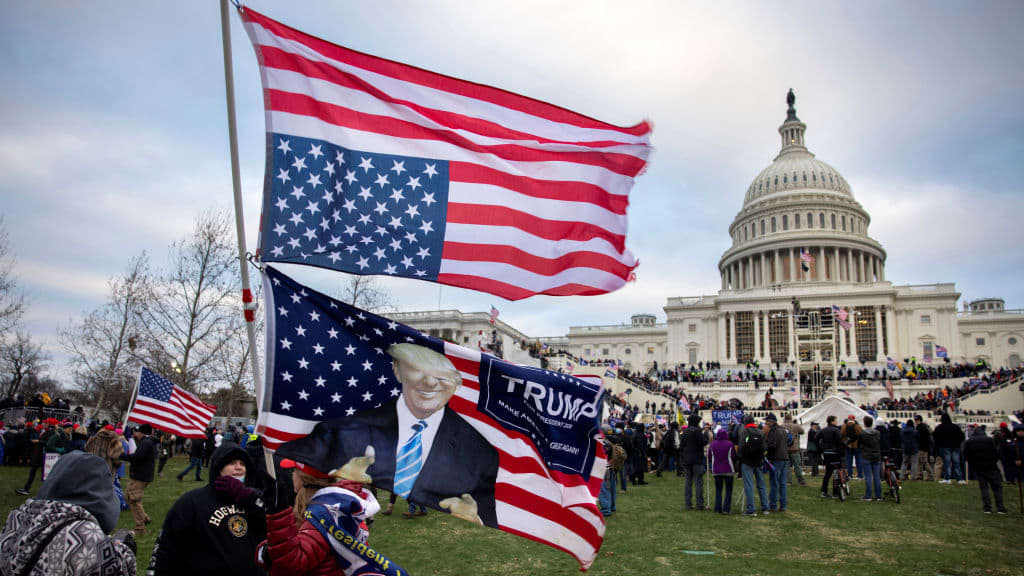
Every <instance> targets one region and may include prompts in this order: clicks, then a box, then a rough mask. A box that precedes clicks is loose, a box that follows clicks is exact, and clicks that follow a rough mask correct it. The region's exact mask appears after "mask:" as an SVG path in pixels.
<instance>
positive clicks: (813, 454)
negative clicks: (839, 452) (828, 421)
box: [807, 422, 821, 477]
mask: <svg viewBox="0 0 1024 576" xmlns="http://www.w3.org/2000/svg"><path fill="white" fill-rule="evenodd" d="M819 434H821V426H820V425H819V424H818V423H817V422H811V427H810V429H809V430H808V431H807V459H808V460H810V461H811V476H812V477H813V476H817V475H818V466H820V462H821V457H820V455H819V453H818V435H819Z"/></svg>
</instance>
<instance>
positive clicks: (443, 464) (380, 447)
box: [278, 400, 498, 528]
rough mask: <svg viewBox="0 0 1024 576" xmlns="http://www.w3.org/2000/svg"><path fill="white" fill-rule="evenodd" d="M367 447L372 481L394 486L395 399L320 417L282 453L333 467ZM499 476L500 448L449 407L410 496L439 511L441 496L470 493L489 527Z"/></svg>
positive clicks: (316, 465) (388, 487)
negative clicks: (370, 452) (341, 415)
mask: <svg viewBox="0 0 1024 576" xmlns="http://www.w3.org/2000/svg"><path fill="white" fill-rule="evenodd" d="M399 401H401V400H399ZM367 446H373V449H374V452H375V461H374V463H373V465H372V466H370V468H369V469H368V470H367V474H369V475H370V476H371V477H372V478H373V485H374V486H376V487H377V488H382V489H384V490H388V491H393V490H394V476H395V457H396V455H397V452H398V412H397V408H396V406H395V404H394V403H391V404H385V405H383V406H381V407H379V408H374V409H372V410H365V411H363V412H359V413H357V414H355V415H353V416H350V417H347V418H338V419H335V420H329V421H325V422H320V423H318V424H317V425H316V427H315V428H314V429H313V432H311V433H310V434H309V436H306V437H304V438H299V439H297V440H293V441H291V442H288V443H286V444H283V445H282V446H281V448H280V449H279V450H278V454H279V455H280V456H281V457H282V458H291V459H293V460H297V461H299V462H302V463H304V464H308V465H310V466H313V467H314V468H316V469H318V470H323V471H328V470H335V469H337V468H340V467H342V466H343V465H344V464H345V463H346V462H348V461H349V460H350V459H351V458H354V457H357V456H362V455H363V454H364V453H365V451H366V447H367ZM497 476H498V452H497V451H496V450H495V449H494V447H493V446H491V445H490V444H489V443H488V442H487V441H486V440H485V439H484V438H483V436H481V435H480V434H479V433H478V432H477V431H476V430H475V429H473V427H472V426H470V425H469V424H468V423H467V422H466V421H465V420H463V419H462V417H460V416H459V415H458V414H456V413H455V412H454V411H453V410H452V409H450V408H448V407H447V406H445V407H444V416H443V417H442V419H441V424H440V426H439V427H438V430H437V435H436V436H435V437H434V443H433V445H431V447H430V452H429V453H428V454H427V457H426V459H425V460H424V462H423V468H422V469H421V470H420V473H419V476H417V477H416V482H415V483H414V484H413V487H412V492H410V494H409V499H410V500H411V501H413V502H416V503H417V504H423V505H424V506H427V507H429V508H433V509H435V510H440V509H441V508H440V507H439V503H440V501H441V500H444V499H445V498H449V497H453V496H454V497H458V496H461V495H462V494H469V495H470V496H472V497H473V499H474V500H476V504H477V514H478V515H479V516H480V520H481V521H483V523H484V525H485V526H491V527H492V528H496V527H497V526H498V521H497V516H496V513H495V509H494V482H495V480H496V479H497Z"/></svg>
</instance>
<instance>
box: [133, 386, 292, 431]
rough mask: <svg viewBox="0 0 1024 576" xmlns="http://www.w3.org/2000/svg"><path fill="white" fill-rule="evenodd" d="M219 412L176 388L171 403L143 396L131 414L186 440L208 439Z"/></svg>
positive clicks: (139, 420) (136, 419) (141, 421)
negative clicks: (214, 417)
mask: <svg viewBox="0 0 1024 576" xmlns="http://www.w3.org/2000/svg"><path fill="white" fill-rule="evenodd" d="M215 412H217V407H216V406H212V405H210V404H206V403H205V402H203V401H202V400H200V399H199V398H197V397H196V396H195V395H194V394H191V393H189V392H186V391H184V390H182V389H181V388H178V387H177V386H175V387H174V390H173V391H172V392H171V398H170V400H169V401H167V402H161V401H160V400H157V399H155V398H150V397H148V396H142V395H139V396H138V397H137V398H136V399H135V403H134V404H133V405H132V409H131V410H130V411H129V412H128V420H129V421H131V422H138V423H139V424H149V425H150V426H153V427H154V428H159V429H161V430H166V431H168V432H170V433H172V434H174V435H175V436H181V437H183V438H206V427H207V426H209V425H210V420H212V419H213V415H214V413H215ZM310 429H312V428H310Z"/></svg>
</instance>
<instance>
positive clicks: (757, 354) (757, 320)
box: [753, 310, 761, 360]
mask: <svg viewBox="0 0 1024 576" xmlns="http://www.w3.org/2000/svg"><path fill="white" fill-rule="evenodd" d="M753 315H754V359H755V360H760V359H761V342H760V340H761V339H760V338H758V336H759V333H758V330H759V328H760V326H761V314H760V312H758V311H757V310H754V312H753Z"/></svg>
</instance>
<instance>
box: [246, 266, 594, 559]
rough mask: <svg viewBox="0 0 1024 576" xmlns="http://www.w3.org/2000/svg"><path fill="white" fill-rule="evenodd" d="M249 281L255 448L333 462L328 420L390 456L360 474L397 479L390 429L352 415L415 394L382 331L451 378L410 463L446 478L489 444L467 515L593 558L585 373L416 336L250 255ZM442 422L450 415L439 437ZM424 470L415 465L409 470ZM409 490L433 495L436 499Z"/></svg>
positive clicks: (347, 436)
mask: <svg viewBox="0 0 1024 576" xmlns="http://www.w3.org/2000/svg"><path fill="white" fill-rule="evenodd" d="M263 287H264V291H263V293H264V295H265V298H266V307H265V310H266V342H267V351H266V378H265V381H266V383H265V385H264V386H263V388H262V389H261V390H260V391H259V392H258V394H259V397H260V415H259V421H258V424H257V426H258V432H259V433H260V434H261V436H263V439H264V445H265V446H266V447H267V448H268V449H274V450H278V451H280V452H281V455H282V456H285V457H288V458H292V459H293V460H299V458H296V457H295V456H293V455H292V452H290V451H299V453H300V454H302V455H304V456H305V458H306V459H302V460H299V461H302V462H304V463H307V464H310V465H312V466H313V467H315V468H317V469H319V470H323V471H325V472H326V471H331V470H334V469H337V468H340V467H341V466H342V465H343V464H344V462H339V461H336V459H340V460H344V459H345V458H344V457H343V456H342V455H341V451H340V450H338V449H335V448H332V447H331V446H334V445H333V444H331V443H330V442H331V440H330V439H331V438H337V437H339V436H336V434H338V435H342V436H343V437H344V441H345V442H356V441H357V440H355V438H356V437H359V436H360V435H367V438H368V440H366V441H365V442H364V443H362V444H360V445H359V447H358V453H359V455H362V454H363V450H364V448H365V446H373V447H374V449H375V451H376V458H377V462H384V461H385V459H386V457H387V456H386V455H387V454H390V458H391V465H392V466H393V468H391V470H392V476H391V477H387V476H386V475H385V477H383V478H382V477H381V476H379V474H380V472H379V471H380V470H385V468H374V467H371V468H370V469H369V473H370V474H371V476H372V477H373V484H374V485H375V486H377V485H379V486H380V487H381V488H383V489H385V490H393V489H395V488H396V487H397V486H398V484H399V482H398V480H397V479H395V478H397V476H398V473H397V472H394V468H397V465H396V460H400V459H398V458H396V454H399V453H400V452H399V451H398V450H396V447H395V441H394V440H386V439H383V438H384V436H382V434H384V432H382V431H381V430H382V429H383V428H381V427H376V424H375V425H373V426H370V425H366V426H364V424H362V423H363V422H364V421H368V420H370V419H371V418H374V417H376V416H377V415H379V414H382V413H385V412H387V413H389V414H390V415H391V417H393V416H394V415H395V414H396V413H397V414H399V416H398V417H399V418H400V417H401V413H402V406H400V403H402V402H405V405H408V404H409V403H410V402H413V403H414V402H415V401H414V400H411V399H408V398H404V397H405V396H407V395H412V394H415V393H418V391H417V389H415V388H414V389H412V390H408V389H407V386H406V385H407V384H408V382H405V381H400V380H399V376H398V375H397V374H396V371H397V365H398V360H397V357H398V356H397V355H396V356H392V354H396V353H395V352H394V346H396V345H400V344H404V345H406V346H407V347H408V345H415V347H417V348H419V349H420V353H426V354H427V355H428V356H434V357H443V358H440V360H441V361H442V362H445V363H447V362H450V367H451V370H453V371H457V373H458V379H461V383H460V384H455V389H454V391H453V392H452V395H451V396H450V398H449V399H448V400H447V404H443V403H442V404H443V408H442V410H443V412H444V416H443V418H442V420H441V423H440V424H439V425H438V424H434V425H432V426H433V428H432V430H434V431H435V432H434V433H435V434H437V436H435V440H434V441H433V444H432V448H431V447H429V446H428V447H427V448H426V450H427V452H428V453H427V454H425V455H424V457H425V460H424V461H423V466H424V467H426V466H430V465H431V464H432V463H433V464H442V465H443V466H435V467H434V468H435V470H436V469H437V468H441V471H440V472H435V475H436V476H440V478H439V479H438V480H437V484H435V485H441V486H445V487H447V486H458V485H459V484H458V483H459V482H460V481H463V480H465V479H464V478H463V477H462V476H460V475H459V472H458V471H457V469H456V468H457V466H456V464H464V465H467V466H469V467H471V468H473V469H477V468H479V467H478V466H476V464H475V463H476V462H478V461H482V460H486V461H488V462H491V461H492V460H490V458H491V457H492V456H491V455H494V456H493V460H495V461H496V464H495V467H496V471H495V474H496V475H495V476H493V477H490V478H491V480H489V481H486V482H485V483H486V484H487V487H486V491H485V495H486V496H487V501H488V504H489V505H486V504H484V503H482V502H479V500H478V504H479V506H480V508H479V510H480V511H481V512H480V518H481V523H484V524H485V525H487V526H493V527H496V528H498V529H500V530H503V531H506V532H510V533H513V534H516V535H519V536H522V537H525V538H529V539H531V540H535V541H538V542H541V543H544V544H547V545H549V546H552V547H555V548H558V549H560V550H563V551H565V552H567V553H569V554H571V555H572V556H574V557H575V558H576V559H577V560H578V561H579V562H580V563H581V565H582V566H583V567H588V566H589V565H590V564H591V563H592V562H593V560H594V557H595V556H596V554H597V551H598V549H599V548H600V547H601V543H602V540H603V537H604V529H605V525H604V521H603V517H602V516H601V513H600V511H599V510H598V509H597V507H596V505H595V498H596V497H597V494H598V492H599V491H600V487H601V481H602V478H603V477H604V472H605V466H606V459H605V454H604V451H603V449H602V447H601V442H600V441H599V440H600V437H601V432H600V427H599V423H598V417H599V412H600V408H601V399H602V394H603V389H602V386H601V379H600V378H599V377H594V378H591V379H580V378H575V377H572V376H569V375H567V374H560V373H557V372H552V371H549V370H543V369H541V368H535V367H530V366H520V365H516V364H512V363H510V362H506V361H504V360H501V359H499V358H497V357H495V356H492V355H490V354H486V353H482V352H480V351H479V350H473V349H470V348H465V347H462V346H459V345H456V344H453V343H451V342H445V341H442V340H440V339H438V338H434V337H431V336H427V335H425V334H423V333H421V332H419V331H417V330H415V329H413V328H411V327H409V326H406V325H404V324H401V323H398V322H395V321H393V320H389V319H387V318H383V317H380V316H377V315H375V314H372V313H370V312H367V311H365V310H361V309H359V308H355V307H353V306H350V305H348V304H345V303H344V302H340V301H338V300H334V299H333V298H331V297H329V296H326V295H324V294H321V293H319V292H316V291H315V290H313V289H311V288H307V287H305V286H302V285H301V284H299V283H297V282H295V281H294V280H292V279H291V278H289V277H288V276H285V275H284V274H282V273H281V272H279V271H278V270H276V269H274V268H273V267H271V266H266V267H265V269H264V275H263ZM422 349H426V350H422ZM393 358H395V359H396V360H394V362H393ZM444 359H447V360H446V361H445V360H444ZM401 362H410V363H412V365H414V366H415V365H416V364H415V362H413V361H412V360H402V361H401ZM417 369H418V370H419V371H420V372H422V373H427V371H428V370H429V368H428V369H426V370H424V369H420V368H417ZM431 398H432V399H434V398H436V396H431ZM435 409H436V407H435ZM449 411H451V412H452V414H450V415H449ZM435 413H436V412H435ZM449 417H450V418H451V419H455V420H458V421H461V422H455V421H453V420H451V419H449ZM415 418H426V417H422V416H415V417H413V419H414V420H415ZM446 425H447V426H449V428H451V427H454V426H461V428H458V430H460V431H459V433H458V434H453V435H452V436H451V437H450V438H448V439H446V440H444V441H442V440H441V438H442V434H444V433H445V430H446V428H445V426H446ZM397 426H398V424H397V422H395V427H396V429H397ZM467 426H468V427H469V428H466V427H467ZM352 427H355V429H350V428H352ZM343 428H344V429H345V430H346V431H345V432H344V433H343V434H342V433H341V432H340V430H342V429H343ZM368 431H369V432H368ZM474 432H475V433H474ZM374 434H376V436H374ZM471 436H472V437H473V438H477V437H479V439H478V440H472V439H471V438H470V437H471ZM477 441H478V442H480V443H482V444H480V445H479V446H483V447H484V452H486V454H484V455H483V456H481V452H480V451H479V450H478V451H474V450H473V449H471V448H472V446H478V444H474V442H477ZM439 447H440V448H439ZM446 449H447V450H450V451H451V452H450V453H448V452H445V450H446ZM439 450H440V451H441V453H440V455H439V454H438V452H439ZM446 454H447V456H446ZM438 458H440V459H441V460H437V459H438ZM444 458H448V459H447V460H446V459H444ZM481 466H482V465H481ZM403 469H404V468H403ZM488 469H490V468H488ZM424 473H425V468H424V472H420V473H419V474H420V476H419V478H420V479H422V478H423V474H424ZM446 475H447V476H446ZM481 476H482V477H488V476H487V475H486V474H482V475H481ZM392 479H394V480H392ZM381 482H383V483H381ZM392 482H394V483H392ZM479 485H480V483H479V482H478V483H477V484H474V486H479ZM416 486H419V484H415V483H414V484H413V491H412V494H411V496H412V497H413V498H415V497H416V494H417V493H416V491H415V490H416ZM452 489H453V490H456V489H457V488H452ZM466 492H469V490H466ZM460 494H462V491H461V490H459V492H458V493H456V494H450V495H448V496H453V497H458V496H460ZM419 502H420V503H422V504H425V505H427V506H431V507H435V508H436V507H438V506H437V503H436V502H435V503H432V502H430V501H428V500H420V501H419ZM441 502H442V504H441V508H443V507H444V506H443V500H442V501H441ZM485 507H486V509H487V510H489V516H487V519H485V517H484V512H483V510H484V509H485ZM453 513H454V512H453ZM488 519H490V520H491V521H488Z"/></svg>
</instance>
